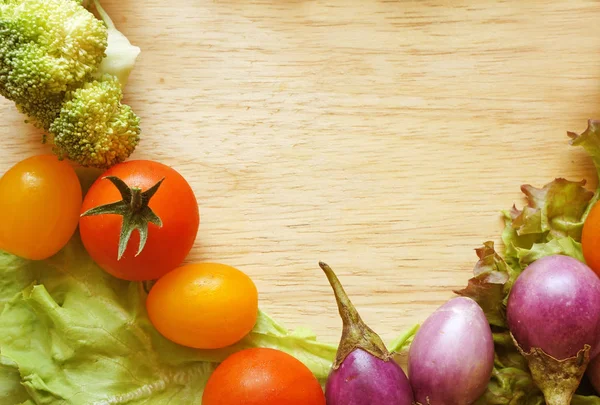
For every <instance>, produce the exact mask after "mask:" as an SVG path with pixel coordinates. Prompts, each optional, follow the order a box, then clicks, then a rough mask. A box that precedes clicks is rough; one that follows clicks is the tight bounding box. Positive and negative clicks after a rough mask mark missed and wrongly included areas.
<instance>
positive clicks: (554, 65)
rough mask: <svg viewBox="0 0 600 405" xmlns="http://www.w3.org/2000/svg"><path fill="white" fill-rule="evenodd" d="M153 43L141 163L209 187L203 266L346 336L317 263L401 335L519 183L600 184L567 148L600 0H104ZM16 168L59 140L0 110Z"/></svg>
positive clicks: (139, 79) (203, 204) (203, 201)
mask: <svg viewBox="0 0 600 405" xmlns="http://www.w3.org/2000/svg"><path fill="white" fill-rule="evenodd" d="M104 4H105V7H106V9H107V11H108V12H109V13H110V14H111V16H112V17H113V19H114V20H115V22H116V24H117V25H118V27H119V28H120V29H121V30H122V31H123V32H124V33H125V34H126V35H127V36H128V37H129V38H130V40H131V41H132V42H133V43H134V44H136V45H138V46H140V47H141V48H142V54H141V56H140V59H139V63H138V64H137V66H136V68H135V70H134V72H133V75H132V78H131V81H130V84H129V87H128V88H127V100H126V101H127V102H128V103H130V104H131V105H132V106H133V107H134V109H135V110H136V111H137V112H138V114H139V115H140V116H141V117H142V119H143V142H142V143H141V144H140V145H139V148H138V150H137V151H136V153H135V155H134V157H135V158H144V159H155V160H158V161H161V162H164V163H167V164H169V165H172V166H174V167H175V168H176V169H177V170H179V171H180V172H181V173H182V174H183V175H184V176H185V177H186V178H187V179H188V180H189V182H190V183H191V184H192V186H193V188H194V190H195V191H196V193H197V197H198V203H199V205H200V209H201V216H202V217H201V228H200V233H199V235H198V239H197V243H196V247H195V249H194V251H193V253H192V254H191V256H190V257H189V260H190V261H219V262H223V263H227V264H230V265H233V266H237V267H238V268H240V269H242V270H243V271H245V272H247V273H248V274H250V275H251V276H252V278H253V279H254V280H255V282H256V284H257V285H258V288H259V290H260V294H261V306H262V308H263V309H264V310H266V311H267V312H269V313H270V314H272V315H273V316H274V317H276V318H277V319H278V320H281V321H284V322H285V323H286V324H287V325H288V326H289V327H297V326H310V327H312V328H313V329H314V330H315V331H316V332H317V333H318V334H319V336H320V337H321V338H322V339H324V340H327V341H331V342H335V341H337V339H338V336H339V333H340V326H341V323H340V321H339V320H338V317H337V313H336V307H335V304H334V301H333V297H332V294H331V291H330V289H329V287H328V285H327V282H326V279H325V277H324V276H323V274H322V273H321V271H320V269H319V268H318V266H317V262H318V261H319V260H323V261H326V262H327V263H329V264H330V265H331V266H332V267H333V268H334V269H335V270H337V272H338V274H339V276H340V278H341V280H342V282H343V283H344V284H345V286H346V289H347V291H348V293H349V294H350V295H351V297H352V299H353V301H354V302H355V304H356V305H357V306H358V308H359V310H360V311H361V312H362V314H363V316H364V318H365V319H366V321H367V322H368V323H369V324H370V325H371V326H372V327H373V328H374V329H375V330H377V331H379V332H380V333H381V335H382V337H384V339H386V340H390V339H392V338H394V337H395V336H396V335H398V334H399V333H401V332H402V331H404V330H405V329H406V328H408V327H410V326H412V325H413V324H414V323H416V322H420V321H422V320H424V319H425V318H426V316H427V315H428V314H429V313H431V312H432V311H433V310H435V309H436V308H437V307H438V306H439V305H441V304H442V303H443V302H444V301H445V300H446V299H448V298H449V297H451V296H452V293H451V290H452V289H456V288H459V287H461V286H463V285H464V284H465V283H466V281H467V279H468V278H469V276H470V272H471V270H472V268H473V265H474V263H475V261H476V256H475V253H474V248H476V247H478V246H479V245H480V244H481V243H482V242H484V241H486V240H494V241H497V242H498V241H499V236H500V232H501V226H502V225H501V222H500V217H499V211H500V210H501V209H505V208H508V207H509V206H510V205H511V204H512V203H513V202H517V203H518V204H521V203H522V200H521V195H520V192H519V186H520V185H521V184H522V183H531V184H533V185H536V186H541V185H543V184H544V183H546V182H548V181H551V180H552V179H553V178H554V177H556V176H563V177H567V178H569V179H573V180H579V179H581V178H587V179H588V180H589V181H590V183H588V184H589V185H590V186H591V187H593V186H595V184H596V179H595V177H594V171H593V169H592V166H591V163H590V162H589V160H588V159H587V158H586V157H585V154H584V153H583V152H582V151H580V150H577V149H575V148H573V147H570V146H568V138H567V136H566V131H567V130H573V131H582V130H583V129H585V126H586V120H587V119H588V118H593V117H596V118H597V117H599V116H600V24H599V23H598V21H599V19H600V1H581V0H577V1H575V0H565V1H549V0H546V1H541V0H540V1H535V0H531V1H529V0H514V1H512V0H510V1H500V2H499V1H491V0H489V1H461V0H456V1H375V0H335V1H292V0H272V1H264V0H263V1H250V0H247V1H246V0H235V1H232V0H229V1H227V0H216V1H205V0H177V1H163V0H144V1H142V0H104ZM0 114H1V121H0V139H2V144H1V145H2V146H0V172H4V171H5V170H6V169H8V168H9V167H10V166H11V165H12V164H14V163H16V162H17V161H19V160H21V159H23V158H26V157H28V156H30V155H32V154H34V153H38V152H41V151H47V150H48V148H47V147H45V146H42V145H40V144H39V140H40V136H41V135H40V133H39V132H37V131H36V130H34V129H33V128H32V127H30V126H28V125H26V124H24V123H23V117H22V116H20V115H19V114H18V113H17V112H16V111H15V108H14V107H13V106H12V104H10V103H8V102H6V101H2V102H0Z"/></svg>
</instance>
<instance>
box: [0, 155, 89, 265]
mask: <svg viewBox="0 0 600 405" xmlns="http://www.w3.org/2000/svg"><path fill="white" fill-rule="evenodd" d="M81 199H82V195H81V185H80V183H79V179H78V177H77V174H76V173H75V170H74V169H73V168H72V167H71V165H69V163H67V162H65V161H60V160H58V158H57V157H56V156H54V155H40V156H34V157H30V158H28V159H25V160H23V161H21V162H19V163H17V164H16V165H15V166H13V167H12V168H10V169H9V170H8V171H7V172H6V173H4V175H3V176H2V178H1V179H0V224H1V225H0V249H2V250H5V251H7V252H9V253H12V254H14V255H17V256H21V257H24V258H26V259H31V260H42V259H47V258H48V257H50V256H53V255H54V254H56V253H57V252H58V251H59V250H60V249H62V248H63V247H64V246H65V245H66V244H67V242H68V241H69V239H71V236H73V233H74V232H75V230H76V229H77V223H78V222H79V210H80V209H81Z"/></svg>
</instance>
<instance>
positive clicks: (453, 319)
mask: <svg viewBox="0 0 600 405" xmlns="http://www.w3.org/2000/svg"><path fill="white" fill-rule="evenodd" d="M408 356H409V358H408V375H409V378H410V384H411V386H412V388H413V392H414V394H415V400H416V401H417V402H418V403H420V404H423V405H470V404H472V403H474V402H475V401H476V400H477V399H478V398H479V397H480V396H481V395H483V393H484V392H485V390H486V388H487V385H488V383H489V381H490V377H491V376H492V370H493V368H494V339H493V337H492V330H491V329H490V325H489V324H488V321H487V319H486V317H485V314H484V313H483V310H482V309H481V308H480V307H479V305H478V304H477V303H476V302H475V301H473V300H472V299H470V298H465V297H458V298H453V299H451V300H450V301H448V302H446V303H445V304H444V305H442V306H441V307H440V308H438V309H437V310H436V311H435V312H434V313H433V314H431V316H430V317H429V318H427V320H426V321H425V322H424V323H423V325H422V326H421V328H420V329H419V331H418V332H417V335H416V336H415V338H414V340H413V342H412V344H411V346H410V351H409V353H408Z"/></svg>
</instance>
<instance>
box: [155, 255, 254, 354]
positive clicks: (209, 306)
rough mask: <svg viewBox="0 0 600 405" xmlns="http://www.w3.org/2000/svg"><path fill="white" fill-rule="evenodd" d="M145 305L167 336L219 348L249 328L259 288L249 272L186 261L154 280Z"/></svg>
mask: <svg viewBox="0 0 600 405" xmlns="http://www.w3.org/2000/svg"><path fill="white" fill-rule="evenodd" d="M165 254H168V253H166V252H165ZM146 307H147V309H148V316H149V317H150V321H151V322H152V324H153V325H154V327H155V328H156V329H157V330H158V331H159V332H160V333H161V334H162V335H163V336H164V337H166V338H167V339H169V340H171V341H173V342H175V343H178V344H180V345H183V346H188V347H193V348H196V349H219V348H223V347H226V346H230V345H232V344H234V343H237V342H238V341H240V340H241V339H242V338H244V336H246V335H247V334H248V333H249V332H250V331H251V330H252V328H253V327H254V325H255V323H256V319H257V316H258V292H257V290H256V286H255V285H254V283H253V282H252V280H251V279H250V277H248V276H247V275H246V274H244V273H242V272H241V271H239V270H237V269H235V268H233V267H230V266H227V265H224V264H217V263H200V264H188V265H185V266H182V267H179V268H177V269H175V270H173V271H171V272H170V273H167V274H166V275H164V276H163V277H162V278H160V279H159V280H158V281H157V282H156V284H154V286H153V287H152V290H150V294H149V295H148V300H147V301H146Z"/></svg>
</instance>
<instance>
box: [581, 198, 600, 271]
mask: <svg viewBox="0 0 600 405" xmlns="http://www.w3.org/2000/svg"><path fill="white" fill-rule="evenodd" d="M581 247H582V249H583V256H584V257H585V261H586V263H587V265H588V266H590V267H591V269H592V270H594V271H595V272H596V274H598V275H600V204H596V205H594V207H593V208H592V210H591V211H590V214H589V215H588V217H587V219H586V220H585V224H584V225H583V233H582V235H581Z"/></svg>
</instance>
